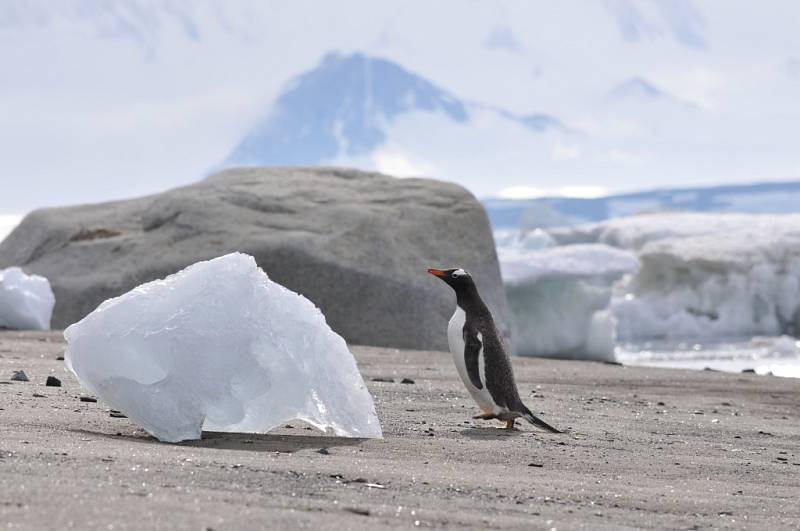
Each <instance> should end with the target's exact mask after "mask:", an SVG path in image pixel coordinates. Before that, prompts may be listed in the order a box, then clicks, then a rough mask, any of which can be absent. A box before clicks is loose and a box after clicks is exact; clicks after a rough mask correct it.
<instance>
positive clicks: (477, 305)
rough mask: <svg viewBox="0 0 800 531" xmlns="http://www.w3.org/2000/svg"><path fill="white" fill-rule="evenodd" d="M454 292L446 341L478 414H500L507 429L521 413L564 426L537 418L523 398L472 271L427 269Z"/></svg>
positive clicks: (532, 420)
mask: <svg viewBox="0 0 800 531" xmlns="http://www.w3.org/2000/svg"><path fill="white" fill-rule="evenodd" d="M428 273H430V274H431V275H434V276H435V277H438V278H439V279H440V280H443V281H444V282H445V283H446V284H447V285H448V286H450V287H451V288H453V290H454V291H455V292H456V311H455V313H454V314H453V317H451V318H450V323H449V324H448V325H447V342H448V344H449V346H450V352H451V353H452V354H453V361H454V362H455V365H456V369H457V370H458V375H459V376H460V377H461V381H462V382H464V386H465V387H466V388H467V391H469V394H470V395H471V396H472V398H473V399H474V400H475V402H476V403H477V404H478V407H480V408H481V411H482V413H481V414H480V415H476V416H474V417H473V418H475V419H484V420H490V419H499V420H503V421H505V422H506V428H507V429H514V422H515V420H516V419H517V418H519V417H522V418H524V419H525V420H527V421H528V422H530V423H531V424H533V425H534V426H538V427H539V428H542V429H543V430H547V431H549V432H552V433H561V431H559V430H557V429H556V428H554V427H552V426H551V425H549V424H548V423H546V422H545V421H543V420H542V419H540V418H538V417H536V415H534V414H533V413H531V411H530V410H529V409H528V408H527V407H525V404H523V403H522V400H521V399H520V397H519V391H517V384H516V383H515V381H514V371H513V369H512V368H511V360H510V359H509V357H508V354H506V351H505V349H504V348H503V343H502V341H501V340H500V336H499V335H498V333H497V328H496V327H495V325H494V319H492V314H491V312H489V309H488V308H487V307H486V304H484V302H483V300H482V299H481V296H480V295H479V294H478V289H477V288H476V287H475V282H474V281H473V280H472V276H471V275H470V274H469V273H467V272H466V271H464V270H463V269H460V268H456V269H434V268H430V269H428Z"/></svg>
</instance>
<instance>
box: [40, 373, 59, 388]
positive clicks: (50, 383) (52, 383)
mask: <svg viewBox="0 0 800 531" xmlns="http://www.w3.org/2000/svg"><path fill="white" fill-rule="evenodd" d="M44 385H45V386H47V387H61V380H59V379H58V378H56V377H55V376H48V377H47V381H46V382H45V383H44Z"/></svg>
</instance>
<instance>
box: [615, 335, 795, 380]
mask: <svg viewBox="0 0 800 531" xmlns="http://www.w3.org/2000/svg"><path fill="white" fill-rule="evenodd" d="M615 354H616V359H617V361H619V362H620V363H622V364H624V365H642V366H647V367H667V368H676V369H694V370H716V371H725V372H755V373H756V374H772V375H774V376H782V377H787V378H800V341H798V340H797V339H795V338H792V337H789V336H781V337H755V338H751V339H747V338H732V339H729V340H724V341H714V342H707V343H702V342H675V341H649V342H642V343H622V344H619V345H618V346H617V348H616V351H615Z"/></svg>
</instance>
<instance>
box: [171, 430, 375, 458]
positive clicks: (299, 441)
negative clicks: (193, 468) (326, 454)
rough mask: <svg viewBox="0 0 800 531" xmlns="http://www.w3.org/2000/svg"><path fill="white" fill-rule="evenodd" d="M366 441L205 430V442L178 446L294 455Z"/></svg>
mask: <svg viewBox="0 0 800 531" xmlns="http://www.w3.org/2000/svg"><path fill="white" fill-rule="evenodd" d="M366 440H368V439H357V438H352V437H333V436H327V435H275V434H269V433H264V434H261V433H228V432H218V431H204V432H203V438H202V439H198V440H193V441H183V442H180V443H177V444H179V445H180V446H192V447H195V448H217V449H220V450H244V451H248V452H281V453H293V452H296V451H298V450H306V449H317V450H319V449H322V448H333V447H336V446H358V445H359V444H361V443H362V442H364V441H366Z"/></svg>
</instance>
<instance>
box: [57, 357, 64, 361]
mask: <svg viewBox="0 0 800 531" xmlns="http://www.w3.org/2000/svg"><path fill="white" fill-rule="evenodd" d="M56 361H64V356H58V357H56Z"/></svg>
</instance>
